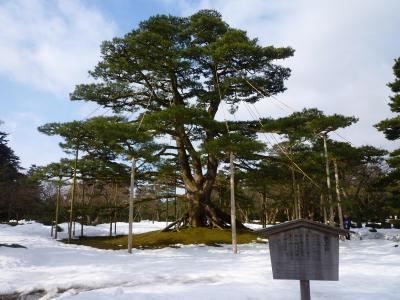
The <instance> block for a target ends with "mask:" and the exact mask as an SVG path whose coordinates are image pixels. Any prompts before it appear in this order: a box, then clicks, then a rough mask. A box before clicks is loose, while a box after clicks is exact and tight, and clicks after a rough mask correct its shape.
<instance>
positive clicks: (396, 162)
mask: <svg viewBox="0 0 400 300" xmlns="http://www.w3.org/2000/svg"><path fill="white" fill-rule="evenodd" d="M393 74H394V77H395V79H394V81H393V82H390V83H388V87H389V88H390V90H391V91H392V92H393V93H394V95H392V96H390V97H389V98H390V102H389V106H390V110H391V111H392V112H394V113H395V114H396V116H394V117H393V118H389V119H385V120H383V121H381V122H379V123H378V124H376V125H375V127H376V128H377V129H378V130H379V131H382V132H383V133H384V134H385V136H386V138H387V139H388V140H391V141H395V140H399V139H400V57H399V58H397V59H395V64H394V66H393ZM387 162H388V164H389V166H390V167H391V168H392V170H391V172H390V173H389V174H388V178H387V183H390V185H391V188H392V190H393V192H399V191H400V148H399V149H397V150H394V151H393V152H391V153H390V158H389V159H388V160H387Z"/></svg>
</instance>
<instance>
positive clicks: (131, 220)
mask: <svg viewBox="0 0 400 300" xmlns="http://www.w3.org/2000/svg"><path fill="white" fill-rule="evenodd" d="M135 169H136V160H135V157H134V156H132V166H131V188H130V193H129V232H128V253H132V222H133V201H134V198H135Z"/></svg>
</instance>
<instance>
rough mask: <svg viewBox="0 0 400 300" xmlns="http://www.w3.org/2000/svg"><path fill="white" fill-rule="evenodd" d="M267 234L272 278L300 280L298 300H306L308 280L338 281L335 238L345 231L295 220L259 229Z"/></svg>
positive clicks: (336, 240) (337, 250)
mask: <svg viewBox="0 0 400 300" xmlns="http://www.w3.org/2000/svg"><path fill="white" fill-rule="evenodd" d="M260 233H261V234H264V235H267V236H268V240H269V249H270V255H271V265H272V275H273V278H274V279H295V280H300V287H301V292H302V298H301V299H310V291H309V288H310V284H309V280H339V238H338V237H339V235H340V234H345V233H346V231H345V230H342V229H338V228H334V227H331V226H328V225H325V224H321V223H317V222H313V221H309V220H304V219H299V220H295V221H290V222H286V223H283V224H279V225H276V226H273V227H270V228H267V229H263V230H260Z"/></svg>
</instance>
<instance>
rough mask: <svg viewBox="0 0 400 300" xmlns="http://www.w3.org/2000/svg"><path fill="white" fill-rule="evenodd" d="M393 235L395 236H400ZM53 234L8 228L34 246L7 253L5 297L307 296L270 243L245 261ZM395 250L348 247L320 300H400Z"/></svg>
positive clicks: (1, 234) (2, 234)
mask: <svg viewBox="0 0 400 300" xmlns="http://www.w3.org/2000/svg"><path fill="white" fill-rule="evenodd" d="M117 225H118V227H117V230H118V232H119V233H124V232H126V231H125V230H127V226H126V224H117ZM164 226H165V223H164V222H162V223H154V224H152V222H148V221H146V222H143V223H140V224H137V223H136V224H134V228H135V229H134V230H135V231H136V232H144V231H148V230H154V228H155V227H158V228H162V227H164ZM62 227H65V224H62ZM108 228H109V227H108V224H103V225H98V226H94V227H93V228H91V227H90V228H89V227H88V228H86V231H87V233H91V234H96V235H107V234H108ZM65 229H66V227H65ZM76 230H77V231H78V227H77V228H76ZM382 231H383V232H384V230H383V229H382V230H379V229H378V232H382ZM392 231H393V233H390V235H391V236H395V235H396V234H399V233H400V230H398V231H397V233H396V230H392ZM49 233H50V227H49V226H44V225H42V224H38V223H35V222H32V223H25V224H24V225H19V226H14V227H12V226H8V225H0V243H17V244H21V245H24V246H26V247H27V249H20V248H17V249H12V248H8V247H0V270H1V272H0V295H1V294H10V293H14V292H19V293H26V294H27V293H31V292H33V291H38V290H44V291H45V293H44V295H43V297H42V299H96V300H97V299H117V300H120V299H135V300H141V299H156V300H158V299H191V300H192V299H193V300H204V299H230V300H239V299H240V300H241V299H271V300H280V299H282V300H283V299H285V300H287V299H298V298H299V284H298V282H296V281H287V280H273V279H272V273H271V264H270V258H269V250H268V246H267V245H265V244H247V245H239V253H238V255H233V254H231V249H230V247H229V245H226V246H224V247H220V248H214V247H205V246H194V245H192V246H184V247H182V248H180V249H172V248H164V249H157V250H136V249H134V252H133V254H132V255H129V254H127V253H126V251H125V250H119V251H111V250H99V249H93V248H90V247H85V246H78V245H66V244H62V243H59V242H57V241H55V240H53V239H51V238H50V237H49ZM63 234H65V232H64V233H63ZM385 234H386V233H384V235H385ZM395 245H396V243H395V242H393V241H391V240H385V239H363V240H351V241H350V242H349V241H346V242H341V243H340V281H339V282H319V281H312V282H311V296H312V299H313V300H318V299H321V300H322V299H341V300H350V299H351V300H355V299H363V300H372V299H374V300H375V299H388V300H389V299H400V297H399V295H398V282H399V278H400V247H394V246H395ZM0 298H1V296H0Z"/></svg>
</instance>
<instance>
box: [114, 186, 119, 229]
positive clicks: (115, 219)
mask: <svg viewBox="0 0 400 300" xmlns="http://www.w3.org/2000/svg"><path fill="white" fill-rule="evenodd" d="M117 195H118V183H117V182H116V183H115V195H114V235H117Z"/></svg>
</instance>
